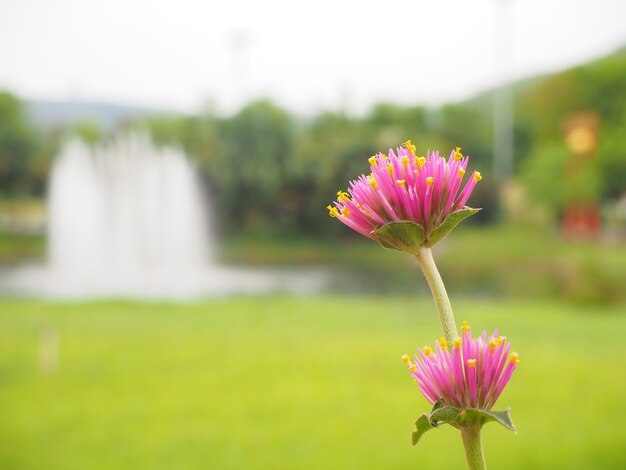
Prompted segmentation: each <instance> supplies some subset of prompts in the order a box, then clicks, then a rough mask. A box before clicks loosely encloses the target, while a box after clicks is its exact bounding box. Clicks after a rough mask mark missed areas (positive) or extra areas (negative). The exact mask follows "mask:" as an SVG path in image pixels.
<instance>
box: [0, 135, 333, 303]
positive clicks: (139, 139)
mask: <svg viewBox="0 0 626 470" xmlns="http://www.w3.org/2000/svg"><path fill="white" fill-rule="evenodd" d="M210 223H211V218H210V216H209V207H208V204H207V200H206V198H205V193H204V191H203V187H202V184H201V181H200V178H199V176H198V174H197V171H196V169H195V167H194V165H193V163H192V162H191V161H190V160H189V159H188V158H187V157H186V156H185V155H184V153H183V152H181V151H180V150H178V149H174V148H162V149H157V148H155V147H154V146H153V145H152V143H151V142H150V140H149V139H148V138H147V137H146V136H144V135H140V134H130V135H127V136H124V137H119V138H117V139H115V140H114V141H113V142H111V143H109V144H107V145H106V146H102V147H96V148H91V147H89V146H87V145H86V144H84V143H83V142H81V141H80V140H78V139H71V140H69V141H67V142H66V143H65V145H64V146H63V149H62V151H61V153H60V155H59V156H58V157H57V158H56V159H55V162H54V166H53V169H52V172H51V177H50V184H49V194H48V238H47V246H48V263H47V266H45V267H41V266H39V267H37V266H30V267H22V268H20V269H17V270H13V271H12V272H10V273H8V274H7V273H5V274H4V275H3V276H2V279H0V287H2V290H3V291H8V292H10V293H17V294H26V295H37V296H39V295H41V296H46V297H61V298H91V297H125V298H128V297H130V298H137V297H139V298H151V299H171V298H174V299H180V298H194V297H202V296H214V295H221V294H233V293H258V292H272V291H289V292H310V291H315V290H319V289H322V288H323V286H324V285H325V284H326V276H325V275H323V273H320V272H310V271H309V272H307V273H304V272H298V273H294V272H284V271H267V270H265V271H259V270H250V269H236V268H227V267H224V266H220V265H218V264H217V263H216V262H215V253H214V250H213V246H214V244H213V240H212V239H211V233H212V231H211V225H210Z"/></svg>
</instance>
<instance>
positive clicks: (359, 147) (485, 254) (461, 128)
mask: <svg viewBox="0 0 626 470" xmlns="http://www.w3.org/2000/svg"><path fill="white" fill-rule="evenodd" d="M624 77H626V49H622V50H620V51H618V52H616V53H614V54H611V55H610V56H607V57H604V58H602V59H600V60H596V61H593V62H591V63H588V64H585V65H581V66H578V67H575V68H572V69H569V70H566V71H563V72H560V73H556V74H551V75H545V76H541V77H535V78H533V79H529V80H524V81H520V82H518V83H515V84H512V85H511V86H512V89H513V95H514V97H515V103H514V104H515V106H514V109H515V116H514V123H515V124H514V137H515V155H514V175H513V179H512V180H511V181H508V182H506V183H505V184H498V183H497V182H495V181H494V179H493V177H492V174H491V173H492V161H493V146H492V143H493V135H492V102H493V93H495V92H497V90H492V91H490V92H486V93H483V94H481V95H479V96H476V97H475V98H473V99H470V100H467V101H464V102H460V103H453V104H448V105H444V106H442V107H439V108H428V107H423V106H416V105H410V106H409V105H407V106H403V105H398V104H391V103H380V104H378V105H376V106H374V107H373V108H372V109H371V110H370V111H369V112H368V113H367V114H365V115H363V116H352V115H348V114H346V113H344V112H341V111H333V112H330V111H327V112H321V113H319V114H317V115H314V116H308V117H302V116H294V115H292V114H290V113H289V112H288V111H287V110H285V109H282V108H281V107H280V106H278V105H277V104H275V103H272V102H270V101H267V100H260V101H255V102H251V103H249V104H248V105H247V106H245V107H244V108H243V109H241V110H240V111H239V112H237V113H236V114H235V115H232V116H219V115H217V114H216V113H214V112H213V111H211V110H210V109H207V110H205V111H203V112H201V113H198V114H195V115H181V114H173V113H156V114H155V113H152V114H149V115H146V116H143V117H141V118H138V119H134V120H132V121H126V122H123V123H122V124H119V125H118V126H117V127H115V128H111V127H107V126H104V125H102V124H100V123H99V122H98V121H96V120H93V119H83V120H80V121H78V122H74V123H72V124H71V125H65V126H48V127H42V126H36V125H34V124H33V123H32V122H31V121H30V120H29V116H28V114H27V112H26V108H25V105H24V104H23V103H21V102H20V100H19V99H18V98H17V97H15V96H13V95H11V94H10V93H7V92H3V93H1V94H0V198H1V200H2V207H0V209H1V210H0V212H2V213H3V214H7V213H10V212H11V211H24V210H28V211H33V209H32V207H33V201H37V200H43V197H44V195H45V190H46V188H45V182H46V178H47V173H48V171H49V168H50V163H51V160H52V159H53V158H54V155H55V153H56V152H57V151H58V148H59V145H60V143H61V141H62V138H63V136H64V135H67V132H68V131H69V132H73V133H74V134H77V135H79V136H80V137H81V138H82V139H83V140H85V141H86V142H87V143H90V144H95V143H97V142H99V141H101V140H104V139H107V138H108V137H109V136H111V135H112V134H113V133H115V132H117V131H119V128H120V127H122V128H127V127H139V128H142V129H144V130H146V131H147V132H149V133H150V135H151V136H152V139H153V141H154V142H155V143H156V144H158V145H175V146H180V147H182V148H183V149H184V150H185V151H186V153H187V154H188V155H189V156H190V157H191V158H193V159H194V160H195V161H196V163H197V165H198V167H199V168H200V169H201V172H202V175H203V177H204V178H205V180H206V182H207V187H208V188H209V191H210V193H211V194H210V196H211V197H210V200H211V203H212V205H213V206H214V207H213V212H214V214H215V217H217V218H218V221H217V223H216V224H215V227H216V228H217V230H218V231H219V232H220V233H219V234H218V235H219V236H220V237H221V240H222V250H221V253H222V257H223V258H224V260H226V261H228V262H233V263H247V264H250V263H252V264H255V263H258V264H272V263H273V264H281V263H283V264H284V263H300V264H302V263H324V264H336V263H341V262H342V261H343V262H345V264H346V265H351V266H358V267H359V269H361V270H362V271H363V272H367V271H368V270H370V271H376V272H378V273H379V277H378V278H377V279H378V281H377V282H379V281H380V279H381V278H385V279H387V280H388V282H387V284H388V285H391V284H393V283H394V282H396V281H398V278H402V277H403V276H404V274H402V271H401V270H400V271H398V270H397V259H393V258H389V259H390V260H392V261H390V262H392V263H394V264H393V265H390V264H389V262H386V261H385V260H387V258H384V259H383V258H382V257H380V256H379V255H378V253H377V252H376V250H377V249H378V248H377V247H376V246H375V244H371V243H367V241H365V240H360V238H359V237H358V236H356V235H355V234H353V233H351V232H350V231H348V230H346V229H345V227H344V226H343V225H342V224H338V223H333V222H331V221H329V220H328V215H327V210H326V209H325V207H326V205H327V204H328V203H329V202H330V201H331V200H332V199H333V198H334V197H335V194H336V192H337V191H338V190H340V189H341V190H345V189H346V182H347V181H348V180H350V179H353V178H355V177H356V176H358V175H359V174H361V173H364V172H367V171H368V164H367V158H368V157H369V156H371V155H372V154H374V153H375V152H377V151H379V150H383V151H386V149H388V148H389V147H392V146H397V145H399V144H400V143H402V142H404V141H405V140H406V139H408V138H410V139H412V141H413V142H414V143H415V144H416V145H417V148H418V152H419V153H425V152H426V151H427V150H428V149H429V148H430V149H439V150H440V151H442V153H443V154H444V155H446V154H447V152H448V151H449V150H450V149H452V148H454V147H455V146H462V148H463V152H464V153H465V154H466V155H470V156H471V161H470V165H471V167H472V168H475V169H479V170H480V171H481V172H482V173H483V175H485V178H484V180H483V181H482V182H481V184H480V185H478V187H477V189H476V191H475V193H474V194H473V195H472V200H471V202H472V205H474V206H477V207H483V208H484V209H485V210H484V211H482V212H481V213H480V214H479V215H478V216H477V217H475V218H473V219H474V220H470V221H469V225H471V224H474V225H476V224H478V225H485V224H488V225H490V226H491V228H490V229H489V230H488V231H487V232H485V233H487V235H485V234H483V235H481V236H482V237H483V239H485V237H487V238H489V237H491V238H489V239H490V240H491V242H490V243H487V244H486V243H482V244H481V243H476V244H475V246H474V249H475V250H476V259H471V260H470V261H467V259H468V258H467V257H466V256H458V257H457V256H456V255H455V253H456V251H455V248H454V247H453V246H452V247H449V249H446V250H445V252H443V253H442V254H441V255H440V256H441V257H442V261H443V267H444V270H445V271H446V275H447V276H448V278H449V279H450V280H451V282H452V283H455V282H457V283H458V284H459V285H460V286H461V287H465V288H466V290H472V289H476V288H477V287H478V288H480V287H481V286H482V287H484V286H490V289H491V290H492V291H494V290H495V292H496V293H502V294H511V293H512V291H514V290H517V289H515V288H513V287H512V286H514V285H515V284H516V283H518V281H519V273H520V272H521V271H524V270H526V272H527V271H528V270H529V269H530V270H531V271H533V272H534V277H533V278H532V279H529V280H528V282H527V284H529V285H528V286H526V289H525V292H526V294H525V295H529V293H534V294H537V295H543V294H546V295H565V296H566V297H571V298H573V299H577V300H594V301H595V300H600V301H614V300H616V299H620V298H623V297H624V295H626V294H625V293H624V292H623V290H624V289H623V288H621V287H620V281H619V279H624V278H626V257H625V256H623V255H621V252H622V251H623V250H621V251H620V252H619V253H616V254H615V255H614V257H613V258H612V257H611V255H610V252H612V249H611V248H610V247H611V246H612V245H608V246H607V247H606V251H607V253H606V256H605V255H604V254H603V255H602V256H603V259H605V258H606V261H607V262H606V263H604V262H599V261H598V259H599V258H598V255H597V254H598V250H596V248H595V247H594V248H586V247H581V246H580V244H579V243H578V242H576V241H568V240H563V239H561V238H559V235H558V229H559V226H560V222H561V221H562V219H563V214H564V212H566V210H567V206H568V204H570V205H571V204H574V205H578V204H580V205H583V206H584V205H585V204H588V203H589V204H596V205H598V207H600V208H601V210H602V214H603V219H604V222H603V223H604V228H605V229H606V232H607V233H609V232H610V231H611V230H616V231H617V233H618V234H621V235H619V236H618V237H617V238H618V239H619V240H622V241H623V238H624V227H625V225H626V222H625V218H626V216H625V215H624V213H625V212H626V210H625V209H624V204H625V203H624V198H626V195H625V194H626V184H625V183H624V182H625V181H626V149H625V148H624V145H623V135H624V130H625V129H626V80H624ZM577 116H578V117H580V116H583V118H584V119H587V120H588V121H590V122H592V127H594V129H595V131H594V135H593V136H592V138H593V139H595V140H596V141H597V142H596V141H594V142H593V143H592V144H593V145H592V146H591V147H592V149H593V150H592V151H591V153H590V154H586V155H583V156H580V155H578V156H577V155H575V152H573V151H572V145H574V146H575V145H577V144H576V142H574V144H571V143H570V141H569V140H568V139H570V137H569V136H568V135H569V134H568V129H569V128H570V127H571V121H572V119H577ZM573 138H574V140H576V139H578V140H577V141H580V139H581V136H574V137H573ZM582 138H583V140H584V139H585V138H587V139H588V138H589V136H584V135H583V136H582ZM583 143H584V142H583ZM620 201H621V202H620ZM24 208H26V209H24ZM35 212H36V210H35ZM0 222H2V221H0ZM511 227H512V228H511ZM521 227H523V230H522V229H521ZM529 227H536V230H534V232H533V233H532V234H529V233H528V231H529ZM4 228H6V223H5V224H4ZM2 231H3V230H0V232H2ZM4 232H6V230H4ZM36 235H37V234H35V238H36ZM472 237H473V235H472V233H471V229H470V230H469V231H467V235H466V238H462V237H461V236H460V237H459V240H462V244H465V243H469V244H471V243H472V242H471V240H472V239H473V238H472ZM468 240H469V241H468ZM529 240H532V241H533V243H534V245H533V244H531V245H529V244H528V241H529ZM346 241H350V242H351V243H356V244H354V245H353V246H354V247H355V248H350V249H345V250H343V251H342V254H340V255H338V250H337V249H336V245H337V244H342V243H345V242H346ZM359 241H360V242H363V243H362V244H359ZM553 241H554V243H553ZM451 243H453V242H451ZM324 244H326V246H323V245H324ZM540 245H541V246H543V247H546V246H549V247H550V248H549V249H546V250H538V249H537V247H538V246H540ZM342 246H343V245H342ZM346 246H347V245H346ZM351 246H352V245H351ZM575 246H576V247H577V248H573V247H575ZM18 248H19V249H18ZM42 250H43V242H41V241H40V240H32V239H31V240H26V241H24V237H21V238H20V240H19V241H16V240H12V239H10V237H9V236H8V235H7V234H6V233H3V234H2V235H1V236H0V262H5V263H6V262H11V261H13V260H15V259H18V258H20V259H22V258H23V257H24V256H31V255H32V256H38V255H39V256H40V255H41V252H42ZM539 251H541V253H542V257H537V256H535V255H536V254H537V253H538V252H539ZM574 252H575V253H577V254H576V255H575V256H572V253H574ZM470 258H471V257H470ZM460 259H463V260H466V261H465V262H464V264H459V261H458V260H460ZM485 260H487V261H485ZM406 268H407V270H408V269H413V267H412V266H407V267H406ZM380 273H382V274H380ZM394 273H396V274H394ZM468 273H471V274H472V276H467V274H468ZM511 273H512V274H511ZM516 276H517V277H516ZM468 278H472V279H473V281H472V282H474V284H471V285H468V284H466V281H464V279H466V280H467V279H468ZM507 279H511V280H512V281H511V282H510V283H507V282H506V280H507ZM392 280H394V281H392ZM363 282H366V281H363ZM476 283H478V284H476ZM383 284H385V283H384V282H383ZM397 284H400V285H401V284H402V282H399V283H398V282H396V285H397ZM494 286H495V287H494ZM498 286H499V287H498ZM622 287H623V286H622ZM406 288H407V290H409V289H413V288H414V286H413V285H412V283H411V285H408V284H407V285H406Z"/></svg>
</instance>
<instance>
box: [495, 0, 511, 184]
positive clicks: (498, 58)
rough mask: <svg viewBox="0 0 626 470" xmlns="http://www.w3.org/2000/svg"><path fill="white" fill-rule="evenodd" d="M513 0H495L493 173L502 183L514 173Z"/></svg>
mask: <svg viewBox="0 0 626 470" xmlns="http://www.w3.org/2000/svg"><path fill="white" fill-rule="evenodd" d="M512 3H513V0H495V15H494V18H495V29H494V36H495V41H494V43H495V47H494V53H495V57H494V58H495V71H496V83H497V88H496V90H495V92H494V95H493V110H492V114H493V174H494V178H495V180H496V181H497V182H498V183H499V184H501V183H503V182H505V181H507V180H508V179H510V178H511V176H512V175H513V148H514V140H513V93H512V85H511V84H510V83H509V82H510V81H511V76H510V73H509V69H510V67H509V64H510V63H511V58H512V54H513V47H512V39H513V37H512V26H513V19H512V17H511V13H512Z"/></svg>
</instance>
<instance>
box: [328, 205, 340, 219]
mask: <svg viewBox="0 0 626 470" xmlns="http://www.w3.org/2000/svg"><path fill="white" fill-rule="evenodd" d="M326 209H328V215H330V216H331V217H337V216H338V215H339V211H338V210H337V208H336V207H333V206H326Z"/></svg>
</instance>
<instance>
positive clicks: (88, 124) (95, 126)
mask: <svg viewBox="0 0 626 470" xmlns="http://www.w3.org/2000/svg"><path fill="white" fill-rule="evenodd" d="M72 131H73V132H74V133H75V134H76V135H77V136H78V138H79V139H81V140H82V141H83V142H85V143H86V144H88V145H96V144H98V143H100V142H102V140H103V139H104V131H103V130H102V127H101V126H100V124H99V123H98V121H94V120H91V119H85V120H81V121H78V122H77V123H75V124H74V126H73V129H72Z"/></svg>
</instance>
